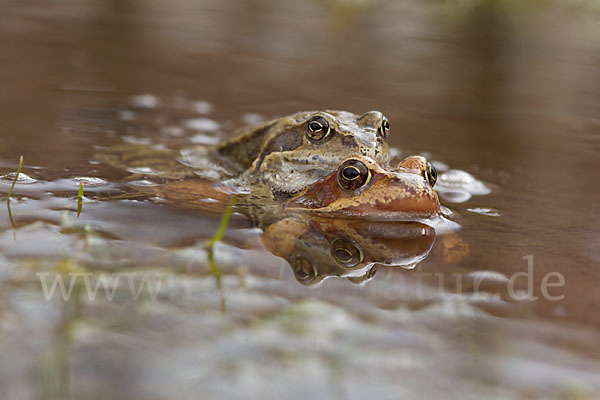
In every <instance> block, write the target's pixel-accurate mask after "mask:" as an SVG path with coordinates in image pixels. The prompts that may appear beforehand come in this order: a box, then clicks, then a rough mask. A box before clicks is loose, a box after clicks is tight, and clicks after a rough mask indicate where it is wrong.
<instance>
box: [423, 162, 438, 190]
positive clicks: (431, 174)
mask: <svg viewBox="0 0 600 400" xmlns="http://www.w3.org/2000/svg"><path fill="white" fill-rule="evenodd" d="M425 178H426V179H427V182H429V184H430V185H431V187H433V186H434V185H435V182H436V181H437V171H436V170H435V167H434V166H433V165H432V164H431V163H430V162H429V161H427V167H425Z"/></svg>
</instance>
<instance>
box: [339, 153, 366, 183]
mask: <svg viewBox="0 0 600 400" xmlns="http://www.w3.org/2000/svg"><path fill="white" fill-rule="evenodd" d="M370 180H371V171H370V170H369V168H367V166H366V165H365V164H363V163H362V162H360V161H358V160H348V161H345V162H344V163H343V164H342V166H341V167H340V169H339V170H338V176H337V182H338V185H339V187H341V188H342V189H344V190H356V189H359V188H361V187H363V186H365V185H366V184H367V183H369V181H370Z"/></svg>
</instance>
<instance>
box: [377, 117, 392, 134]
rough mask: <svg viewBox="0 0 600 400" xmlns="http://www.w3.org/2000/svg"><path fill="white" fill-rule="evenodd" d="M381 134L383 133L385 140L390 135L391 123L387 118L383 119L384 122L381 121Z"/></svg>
mask: <svg viewBox="0 0 600 400" xmlns="http://www.w3.org/2000/svg"><path fill="white" fill-rule="evenodd" d="M379 132H381V135H382V136H383V137H385V138H386V137H388V136H389V135H390V121H389V120H388V119H387V118H386V117H383V120H382V121H381V127H380V128H379Z"/></svg>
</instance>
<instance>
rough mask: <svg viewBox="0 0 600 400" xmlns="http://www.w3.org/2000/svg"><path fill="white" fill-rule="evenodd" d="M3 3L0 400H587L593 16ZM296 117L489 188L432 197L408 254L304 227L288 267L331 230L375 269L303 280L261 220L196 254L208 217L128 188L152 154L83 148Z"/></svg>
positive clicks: (371, 231)
mask: <svg viewBox="0 0 600 400" xmlns="http://www.w3.org/2000/svg"><path fill="white" fill-rule="evenodd" d="M2 8H3V10H2V13H1V15H0V22H1V23H0V46H1V48H2V49H3V51H2V52H0V109H1V110H2V117H1V118H0V174H1V175H3V178H2V179H1V180H0V192H1V193H2V196H3V197H6V195H7V193H8V192H9V190H10V187H11V184H12V179H11V178H14V176H15V175H14V172H16V170H17V167H18V161H19V156H20V155H23V157H24V164H23V168H22V171H21V174H20V179H19V181H18V182H17V183H16V185H15V187H14V190H13V192H12V195H11V201H10V211H11V213H10V214H11V215H9V212H8V208H7V207H5V206H4V204H6V203H2V204H3V206H2V207H0V229H1V232H0V251H1V255H0V287H1V290H0V332H1V334H0V385H1V387H2V393H3V394H2V396H1V397H2V398H3V399H9V400H12V399H37V398H40V399H69V398H73V399H81V398H85V399H104V398H138V399H152V400H154V399H157V400H158V399H172V398H178V399H187V398H190V399H191V398H203V399H204V398H206V399H212V398H215V399H216V398H232V399H234V398H240V399H241V398H248V396H249V395H251V397H261V398H266V399H275V398H283V397H285V398H292V399H296V398H297V399H301V398H306V397H313V398H352V399H354V398H356V399H362V398H376V399H387V398H389V399H396V398H418V399H421V398H422V399H430V398H437V397H445V398H457V399H458V398H460V399H465V398H473V399H479V398H507V399H509V398H511V399H512V398H544V399H548V398H557V399H562V398H570V399H571V398H572V399H584V398H596V396H598V395H600V314H599V313H598V308H599V307H600V289H599V288H600V246H599V243H600V202H599V201H598V196H599V195H600V189H599V186H598V183H597V182H598V178H597V177H596V171H598V170H600V135H599V131H600V117H599V116H600V86H599V85H598V84H597V83H598V77H599V76H600V9H598V7H597V6H596V5H595V4H594V3H593V2H585V1H579V2H571V3H567V2H565V4H561V3H560V2H553V3H552V5H550V2H547V3H546V2H536V3H535V5H529V6H526V5H518V4H514V2H490V3H487V2H484V1H480V2H477V1H474V2H459V1H456V2H454V1H445V2H442V1H439V2H436V1H432V2H419V1H416V0H415V1H408V0H406V1H367V0H364V1H360V0H354V1H350V0H334V1H317V0H309V1H302V2H295V1H291V0H279V1H266V0H252V1H245V2H236V1H232V0H205V1H201V2H193V1H189V0H177V1H171V2H159V1H155V0H149V1H144V2H134V1H125V0H119V1H108V2H93V1H81V0H79V1H74V0H65V1H62V2H55V3H52V4H50V3H48V4H45V6H44V7H43V8H42V7H40V6H39V4H37V3H36V2H33V1H30V0H24V1H19V2H16V1H9V2H7V3H5V4H4V5H3V7H2ZM322 109H342V110H349V111H352V112H355V113H357V114H361V113H363V112H365V111H368V110H373V109H376V110H380V111H382V112H383V113H384V114H385V115H386V116H387V117H388V118H389V120H390V123H391V136H390V141H391V144H392V145H393V146H394V148H395V149H397V150H396V151H398V152H400V153H401V154H403V155H410V154H424V155H426V156H427V157H428V158H429V159H431V160H433V161H434V162H435V164H436V165H437V166H438V167H439V169H440V170H444V169H446V168H450V169H458V170H461V171H464V172H467V173H469V174H470V175H472V176H473V177H475V178H476V179H477V180H480V181H481V182H483V183H484V185H485V187H487V188H489V189H490V190H491V191H490V193H488V194H475V195H473V196H472V197H470V198H467V197H468V196H462V198H461V196H458V197H456V196H455V197H452V196H445V197H442V203H443V205H444V207H446V208H447V210H448V212H449V213H450V215H449V217H448V218H449V219H450V220H452V221H454V222H455V223H456V224H458V225H459V226H460V229H458V230H451V231H450V232H440V231H438V232H437V234H436V235H435V238H434V237H433V235H432V234H431V232H430V231H428V230H427V229H424V230H422V231H419V232H420V233H419V234H413V233H410V232H412V231H410V230H409V229H407V228H406V227H405V226H402V225H398V224H392V223H384V222H379V223H372V224H368V223H364V222H363V223H358V222H354V225H352V224H350V225H345V223H344V221H338V222H337V223H334V222H332V221H329V222H324V223H323V224H322V225H318V224H317V225H313V226H312V228H311V229H315V231H314V232H312V231H309V232H308V233H309V234H312V235H313V236H312V237H320V238H321V239H322V240H324V241H320V242H319V241H316V242H315V243H312V242H311V243H308V244H307V246H305V247H302V246H297V247H296V248H295V249H296V250H295V251H302V252H304V253H303V254H312V255H313V256H314V257H315V259H317V257H318V256H319V255H320V254H321V253H319V252H320V251H322V250H323V246H326V250H325V252H327V251H328V247H327V246H328V245H329V242H328V240H329V239H328V238H330V237H331V235H334V234H336V233H338V234H339V232H344V233H346V234H348V232H350V231H352V234H354V235H355V240H356V241H360V240H363V239H364V240H365V242H364V243H366V244H365V246H367V247H368V246H371V247H369V250H370V253H369V255H370V256H372V257H373V260H375V261H386V260H388V261H389V260H390V259H389V258H386V257H388V255H389V254H391V255H389V257H391V260H393V261H396V264H399V265H395V266H386V265H377V266H376V269H371V268H370V267H371V266H369V267H368V268H366V270H361V271H359V272H357V271H353V272H351V273H350V272H348V270H347V269H343V268H339V266H331V265H328V264H327V265H326V264H322V265H321V266H322V268H320V269H318V271H317V272H316V274H317V275H318V277H316V278H315V279H312V278H311V277H310V276H308V277H307V275H306V274H307V273H306V271H304V272H303V273H304V274H302V273H299V272H298V271H299V270H298V269H297V268H296V269H294V267H291V266H290V265H292V266H293V265H296V266H297V265H298V264H297V262H296V261H293V260H292V258H293V257H291V256H289V254H287V253H286V254H287V255H288V257H286V256H285V255H283V253H285V251H284V250H282V249H281V248H280V247H278V246H279V245H281V243H279V242H277V239H278V238H280V235H282V234H285V233H286V232H287V231H286V227H285V226H284V227H283V231H278V230H276V229H269V228H265V227H264V226H263V227H262V228H264V229H259V227H257V225H256V224H253V223H252V221H249V220H248V218H246V217H244V216H243V215H242V214H240V213H234V214H233V216H232V219H231V221H230V223H229V228H228V230H227V232H226V235H225V237H224V238H223V240H221V241H219V242H218V243H217V244H216V245H215V246H214V248H213V249H212V251H207V249H206V248H205V247H204V245H203V244H204V243H205V241H206V240H208V239H210V238H211V237H213V235H214V234H215V232H216V231H217V230H218V228H219V224H220V222H221V221H220V219H221V218H220V216H219V215H215V214H211V213H205V212H202V211H199V210H195V209H189V208H185V207H178V204H177V202H175V201H169V200H165V198H164V197H165V196H161V195H160V194H159V192H157V191H153V188H157V187H158V188H160V187H161V183H162V181H161V180H160V179H157V177H156V174H155V173H156V172H157V171H156V168H154V169H153V165H152V164H151V163H148V165H147V166H145V165H142V166H141V167H139V169H137V170H134V171H131V170H130V171H126V170H124V169H119V168H114V167H113V166H110V165H107V164H106V163H102V162H100V160H99V157H98V154H101V153H102V152H103V151H105V150H106V149H110V148H111V146H115V145H120V144H124V143H125V144H137V145H139V146H144V147H145V148H148V149H155V150H156V149H159V150H161V149H172V150H176V149H180V148H185V147H189V146H191V145H194V144H205V143H214V142H216V141H218V140H219V139H220V138H222V137H226V136H227V135H228V134H229V133H230V132H232V131H233V130H234V129H235V128H237V127H240V126H243V125H245V124H248V123H254V122H257V121H262V120H265V119H270V118H275V117H279V116H283V115H287V114H291V113H294V112H296V111H299V110H322ZM131 172H137V174H135V175H133V176H132V174H131ZM11 173H13V174H12V175H11ZM80 182H83V188H84V197H83V199H82V204H81V214H80V215H79V217H78V216H77V212H78V204H77V192H78V189H79V183H80ZM157 185H158V186H157ZM142 189H143V190H142ZM140 192H143V193H140ZM207 202H210V200H208V201H207ZM336 224H337V225H336ZM13 225H14V226H13ZM290 229H293V227H292V228H290ZM311 232H312V233H311ZM407 232H409V233H407ZM424 232H425V233H424ZM319 234H320V235H321V236H318V235H319ZM369 240H372V241H369ZM373 243H375V244H373ZM382 243H383V244H382ZM284 245H285V244H284ZM288 245H289V244H288ZM378 246H380V247H378ZM377 249H382V250H379V252H378V250H377ZM288 253H289V252H288ZM290 260H292V261H290ZM417 261H418V262H417ZM295 262H296V264H294V263H295ZM415 262H417V263H416V265H415ZM392 264H393V262H392ZM300 272H302V271H300ZM309 272H310V273H314V271H313V270H310V271H309ZM310 273H309V275H310ZM57 277H59V278H61V279H63V280H62V281H61V282H62V283H64V285H65V286H64V290H65V291H66V292H69V290H70V289H71V292H69V293H66V292H65V293H66V295H65V296H63V292H61V287H60V285H58V283H57V282H58V281H57V280H56V278H57ZM53 284H56V285H54V286H53ZM103 285H106V286H103ZM52 288H54V292H52ZM94 288H96V289H98V291H97V292H96V291H94ZM104 289H108V290H104ZM50 292H52V293H50ZM63 297H64V299H63Z"/></svg>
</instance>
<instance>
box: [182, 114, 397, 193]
mask: <svg viewBox="0 0 600 400" xmlns="http://www.w3.org/2000/svg"><path fill="white" fill-rule="evenodd" d="M389 128H390V125H389V122H388V120H387V118H385V116H383V114H382V113H380V112H379V111H369V112H367V113H365V114H362V115H356V114H353V113H350V112H347V111H308V112H299V113H296V114H292V115H289V116H286V117H282V118H277V119H274V120H271V121H267V122H264V123H261V124H258V125H252V126H248V127H244V128H241V129H239V130H237V131H235V132H234V133H233V134H232V138H231V139H228V140H225V141H223V142H221V143H219V144H217V145H215V146H196V147H194V148H190V149H185V150H183V151H182V158H181V160H182V162H183V163H184V164H185V165H188V166H190V167H192V168H195V169H196V170H197V171H198V174H199V175H200V176H203V175H205V174H204V172H208V173H211V174H214V171H215V170H218V171H220V173H221V176H220V178H221V179H223V178H225V179H226V178H230V180H229V181H228V183H229V184H230V185H232V186H239V187H243V186H252V185H255V184H257V182H258V181H261V182H262V183H263V184H266V185H269V186H270V187H271V188H272V190H273V192H274V193H277V194H278V195H280V196H282V197H286V196H291V195H294V194H295V193H297V192H299V191H301V190H303V189H304V188H305V187H306V186H308V185H310V184H312V183H314V182H316V181H317V180H319V179H321V178H323V177H325V176H327V175H328V174H330V173H331V172H333V171H335V170H336V169H337V168H338V167H339V165H340V163H341V161H342V160H344V159H345V158H346V157H348V156H349V155H362V156H366V157H370V158H371V159H373V160H375V161H376V162H378V163H381V164H382V165H386V164H387V163H388V162H389V161H390V150H389V147H388V144H387V137H388V135H389Z"/></svg>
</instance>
